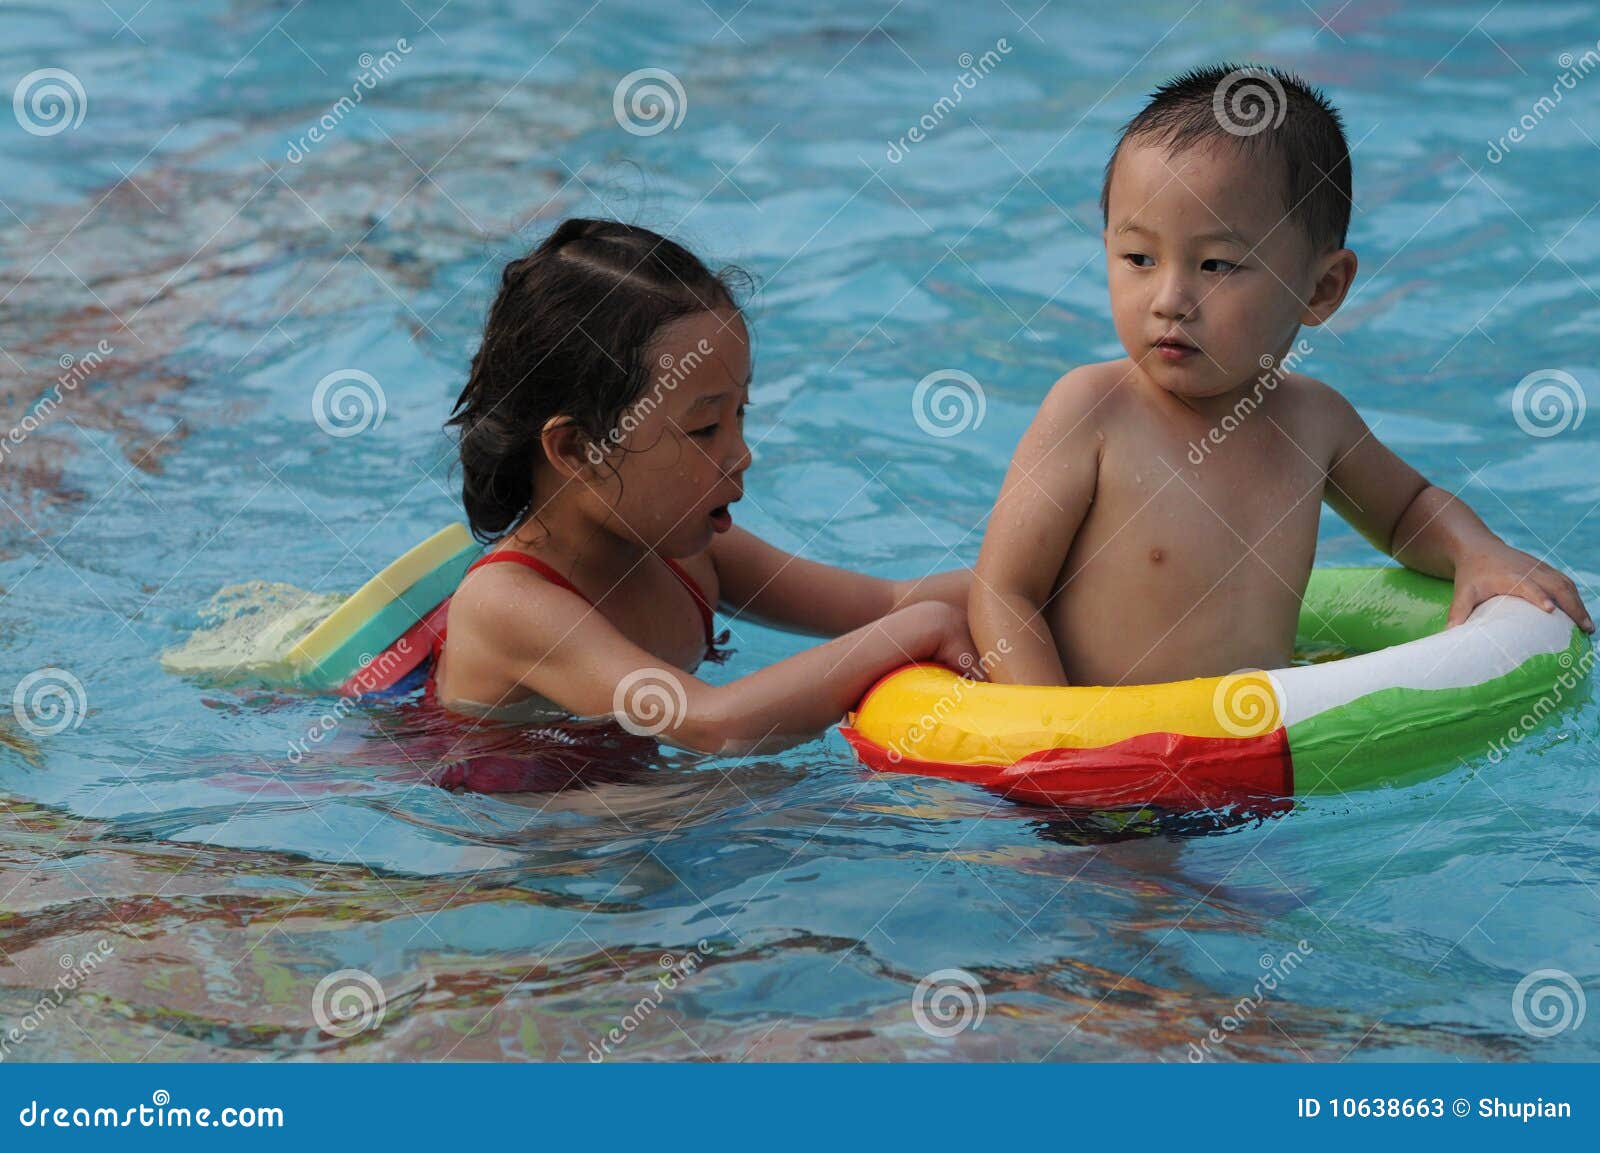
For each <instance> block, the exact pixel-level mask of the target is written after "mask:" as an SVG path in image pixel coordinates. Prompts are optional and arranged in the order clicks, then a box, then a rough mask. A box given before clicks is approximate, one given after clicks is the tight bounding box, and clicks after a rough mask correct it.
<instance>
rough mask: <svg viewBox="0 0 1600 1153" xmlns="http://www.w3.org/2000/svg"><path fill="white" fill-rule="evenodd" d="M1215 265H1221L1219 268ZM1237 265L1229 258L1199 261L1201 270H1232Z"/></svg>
mask: <svg viewBox="0 0 1600 1153" xmlns="http://www.w3.org/2000/svg"><path fill="white" fill-rule="evenodd" d="M1217 265H1221V266H1222V267H1220V268H1219V267H1217ZM1238 267H1239V266H1238V265H1237V264H1236V263H1234V262H1233V261H1231V260H1221V259H1213V260H1202V261H1201V262H1200V268H1201V271H1203V272H1232V271H1233V270H1234V269H1235V268H1238Z"/></svg>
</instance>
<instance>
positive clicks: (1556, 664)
mask: <svg viewBox="0 0 1600 1153" xmlns="http://www.w3.org/2000/svg"><path fill="white" fill-rule="evenodd" d="M1451 596H1452V585H1451V583H1450V582H1449V581H1443V580H1438V579H1436V578H1434V577H1429V576H1424V575H1422V574H1421V573H1415V572H1411V571H1410V570H1408V569H1398V568H1386V569H1357V568H1345V569H1317V570H1316V571H1314V572H1313V573H1312V574H1311V580H1310V582H1309V584H1308V586H1307V588H1306V598H1305V603H1304V607H1303V608H1302V611H1301V615H1300V628H1299V635H1298V637H1297V642H1298V643H1299V644H1300V645H1301V646H1302V647H1304V648H1308V649H1315V648H1319V647H1321V648H1327V647H1332V648H1338V649H1343V650H1346V651H1349V652H1374V651H1377V650H1379V649H1383V648H1389V647H1391V646H1394V645H1399V644H1405V643H1407V642H1409V641H1415V640H1420V639H1422V638H1423V637H1427V636H1432V635H1433V634H1435V633H1437V632H1440V631H1441V630H1443V629H1444V627H1445V622H1446V619H1447V617H1448V614H1449V608H1450V600H1451ZM1592 660H1593V657H1592V655H1591V652H1590V642H1589V638H1588V637H1587V636H1586V635H1585V634H1584V633H1583V632H1582V631H1581V630H1580V629H1578V628H1574V629H1573V630H1572V637H1571V641H1570V643H1569V644H1568V645H1567V647H1566V649H1565V650H1563V651H1562V652H1559V653H1543V654H1540V655H1538V656H1534V657H1530V658H1529V659H1528V660H1526V661H1524V662H1523V663H1522V664H1521V665H1519V666H1518V667H1517V668H1515V669H1513V670H1512V671H1511V672H1509V673H1506V674H1505V675H1503V676H1500V677H1495V678H1493V679H1491V680H1487V681H1484V682H1483V683H1481V684H1476V685H1468V686H1462V687H1458V688H1444V689H1416V688H1389V689H1381V690H1379V691H1377V692H1374V693H1371V694H1369V695H1367V696H1364V697H1360V698H1357V699H1356V700H1353V701H1350V702H1349V703H1347V704H1344V705H1341V706H1339V707H1338V708H1333V709H1329V710H1327V711H1326V712H1322V713H1318V714H1317V715H1315V716H1312V717H1309V718H1307V719H1306V720H1304V721H1301V722H1299V723H1297V724H1293V725H1290V726H1289V730H1288V737H1289V750H1290V755H1291V756H1292V757H1293V759H1294V777H1295V782H1294V784H1295V793H1296V794H1298V795H1306V794H1313V795H1314V794H1319V793H1320V794H1329V793H1341V792H1346V791H1348V790H1351V789H1359V788H1368V787H1371V786H1374V785H1379V784H1391V785H1392V784H1402V783H1407V782H1410V781H1415V780H1420V779H1423V778H1426V777H1429V776H1434V775H1438V774H1440V773H1444V772H1448V771H1449V770H1451V769H1453V768H1456V767H1457V766H1458V765H1460V764H1461V763H1462V762H1463V761H1473V760H1476V759H1477V758H1480V757H1484V756H1486V755H1487V756H1490V757H1493V758H1494V759H1496V760H1498V757H1497V756H1495V752H1494V750H1495V749H1496V748H1499V749H1500V750H1501V755H1503V753H1504V749H1505V748H1507V747H1509V746H1510V745H1512V744H1515V743H1518V742H1519V741H1520V740H1522V739H1523V737H1525V736H1526V735H1527V734H1528V733H1530V732H1531V731H1532V730H1533V729H1534V728H1536V727H1537V726H1538V725H1539V724H1540V723H1541V722H1543V721H1544V720H1546V719H1547V718H1548V717H1550V716H1553V715H1555V714H1558V713H1561V712H1564V711H1566V710H1568V709H1571V708H1573V707H1575V706H1576V705H1579V704H1581V703H1583V702H1584V701H1586V700H1588V699H1589V695H1590V684H1589V678H1588V675H1587V674H1588V671H1589V666H1590V664H1591V662H1592Z"/></svg>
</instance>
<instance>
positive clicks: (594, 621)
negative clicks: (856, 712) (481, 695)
mask: <svg viewBox="0 0 1600 1153" xmlns="http://www.w3.org/2000/svg"><path fill="white" fill-rule="evenodd" d="M478 587H479V588H481V587H483V586H481V585H480V586H478ZM472 593H473V590H472V589H468V590H465V592H464V593H463V594H458V595H465V596H468V597H470V596H471V595H472ZM460 608H465V609H466V610H467V611H466V612H464V613H461V614H460V617H459V619H463V620H464V621H466V622H470V626H469V630H467V635H466V636H462V637H460V638H459V640H460V642H461V643H464V644H466V645H471V646H472V647H473V649H474V658H475V659H481V660H485V661H488V662H489V667H490V668H491V669H493V670H495V671H496V672H498V673H499V674H500V676H501V677H502V678H503V679H504V682H505V683H506V684H508V685H517V686H520V688H521V689H526V690H530V691H532V692H535V693H538V694H539V695H540V696H542V697H545V698H546V699H548V700H550V701H552V702H553V703H555V704H556V705H558V706H559V707H561V708H563V709H566V710H568V711H570V712H572V713H575V714H578V715H580V716H604V715H613V716H615V717H616V718H617V720H618V721H619V722H620V723H621V724H622V725H623V726H624V727H625V728H629V729H630V730H631V731H634V732H646V733H649V734H650V735H653V736H655V737H657V738H658V739H659V740H662V741H666V742H668V743H671V744H674V745H679V746H681V747H683V748H687V749H692V750H694V751H696V752H702V753H749V752H756V751H766V750H770V749H777V748H784V747H786V746H788V745H792V744H796V743H798V742H800V741H803V740H807V739H809V738H811V737H813V736H816V735H817V734H818V733H821V732H822V731H824V730H825V729H827V728H828V727H829V726H830V725H832V724H833V723H834V722H836V721H837V720H839V718H840V717H842V716H843V715H844V714H845V713H846V712H848V711H849V710H850V709H851V708H853V707H855V704H856V702H857V701H859V700H860V699H861V696H862V695H863V694H864V693H865V692H866V691H867V690H868V689H869V688H871V687H872V685H873V683H874V682H876V681H877V680H878V678H880V677H882V676H883V675H884V674H886V673H888V672H891V671H892V670H894V669H896V668H898V667H900V666H901V665H904V664H907V663H909V662H913V661H937V662H940V663H942V664H946V665H949V666H951V667H952V668H956V667H961V668H965V667H967V666H970V665H971V664H972V663H973V661H974V658H975V654H974V653H973V652H972V643H971V639H970V638H969V637H968V635H967V629H966V622H965V618H964V615H963V614H962V613H961V612H960V610H958V609H954V608H952V607H950V606H949V605H945V604H939V603H934V602H928V603H922V604H917V605H912V606H910V607H909V608H905V609H902V610H900V611H899V612H895V613H892V614H890V615H889V616H887V617H885V618H884V619H882V620H878V621H873V622H872V623H870V624H868V625H866V626H864V627H862V628H859V629H856V630H854V631H853V632H850V633H847V634H846V635H844V636H841V637H839V638H837V639H835V640H832V641H829V642H827V643H826V644H822V645H818V646H817V647H815V648H812V649H808V650H806V651H805V652H802V653H799V654H797V655H795V656H792V657H790V658H788V659H787V660H783V661H779V662H777V663H776V664H773V665H769V666H768V667H766V668H764V669H761V670H759V671H758V672H755V673H752V674H750V675H749V676H747V677H741V678H740V679H739V680H737V681H734V682H732V683H730V684H726V685H710V684H707V683H706V682H705V681H702V680H700V679H699V678H698V677H695V676H692V675H690V674H689V673H686V672H684V671H683V670H682V669H678V668H669V667H666V666H665V665H663V663H662V662H661V661H660V660H659V659H658V658H656V657H654V656H653V655H651V654H650V653H649V652H647V651H646V650H644V649H642V648H640V647H639V646H637V645H635V644H634V643H633V642H632V641H630V640H628V639H627V638H626V637H624V636H623V635H622V634H621V633H620V632H618V631H617V630H616V629H615V628H614V627H612V625H611V624H610V622H609V621H607V620H606V619H605V618H604V617H603V616H601V615H600V613H598V612H596V611H595V610H594V609H593V608H591V607H590V606H589V605H588V604H587V603H586V602H585V601H584V600H582V599H581V598H579V597H577V596H574V595H573V594H572V593H570V592H568V591H567V590H565V589H561V588H558V587H556V586H554V585H550V584H547V583H545V582H543V581H529V582H527V587H525V588H522V589H519V590H518V595H516V596H513V597H503V596H502V597H500V598H499V599H496V600H491V599H489V598H487V597H478V598H474V599H472V600H469V602H468V603H467V604H466V605H462V606H452V615H453V616H454V615H456V610H457V609H460ZM451 639H452V642H455V641H456V640H457V636H456V629H455V627H454V622H452V629H451ZM517 695H518V696H520V695H521V693H520V692H518V694H517ZM483 703H486V704H491V705H492V704H494V702H483Z"/></svg>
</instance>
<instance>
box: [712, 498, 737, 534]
mask: <svg viewBox="0 0 1600 1153" xmlns="http://www.w3.org/2000/svg"><path fill="white" fill-rule="evenodd" d="M711 527H712V528H713V529H714V530H715V531H717V532H727V531H728V530H729V529H730V528H732V527H733V513H731V512H729V511H728V506H727V505H725V504H719V505H718V506H717V507H716V508H714V509H712V510H711Z"/></svg>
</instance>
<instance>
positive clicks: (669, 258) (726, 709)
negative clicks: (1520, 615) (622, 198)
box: [434, 220, 975, 753]
mask: <svg viewBox="0 0 1600 1153" xmlns="http://www.w3.org/2000/svg"><path fill="white" fill-rule="evenodd" d="M749 387H750V338H749V335H748V333H747V331H746V329H745V325H744V320H743V318H742V317H741V315H740V312H739V308H738V306H737V305H736V303H735V301H734V298H733V293H732V291H731V290H730V287H729V278H728V277H727V275H726V274H724V275H713V274H712V273H711V272H710V271H709V270H708V269H707V268H706V267H705V265H703V264H702V263H701V262H700V261H699V260H698V259H696V258H695V257H694V256H693V255H692V254H691V253H689V252H688V251H687V250H686V249H684V248H683V247H681V246H680V245H677V244H675V243H673V242H672V241H670V240H667V239H665V238H663V237H661V236H658V235H656V234H655V233H653V232H650V231H648V230H646V229H643V228H638V227H633V226H630V225H625V224H617V223H612V222H609V221H602V220H568V221H566V222H565V223H563V224H562V225H561V226H560V227H559V228H557V229H556V231H555V232H554V234H552V235H551V236H550V238H549V239H548V240H546V241H545V242H544V243H543V244H541V245H540V246H539V247H538V248H536V249H535V250H534V251H533V252H532V253H530V254H529V255H528V256H526V257H524V258H522V259H520V260H515V261H512V262H511V263H510V264H509V265H508V266H507V267H506V270H505V273H504V275H503V277H502V278H501V285H500V293H499V295H498V297H497V298H496V300H495V302H494V305H493V307H492V308H491V309H490V311H489V319H488V323H487V325H486V327H485V329H484V335H483V345H482V347H481V348H480V349H479V351H478V353H477V355H476V356H475V357H474V358H473V361H472V372H471V376H470V379H469V380H468V381H467V385H466V388H465V389H463V390H462V393H461V396H460V399H459V400H458V401H457V402H456V408H455V411H454V413H453V414H452V416H451V418H450V421H449V423H450V425H452V426H455V427H457V428H459V429H460V449H461V467H462V472H463V474H464V475H463V481H462V493H463V498H464V501H465V504H466V510H467V517H468V519H469V521H470V523H471V526H472V530H473V532H474V534H475V535H476V536H478V538H479V539H481V540H486V541H488V540H498V544H497V546H496V547H495V548H494V549H493V550H492V551H490V552H488V553H487V554H485V555H484V556H483V557H482V558H481V559H480V560H478V562H477V563H476V564H474V565H473V566H472V568H471V569H470V570H469V571H468V573H467V576H466V577H465V579H464V580H463V581H462V583H461V586H460V588H459V589H458V590H457V592H456V594H455V596H454V598H453V600H452V601H451V604H450V607H449V609H448V616H447V620H446V630H445V632H444V634H443V636H442V637H441V643H440V652H439V653H438V654H437V655H436V658H435V661H434V689H435V692H436V693H437V697H438V700H439V701H440V702H441V703H442V704H443V705H444V706H445V707H446V708H448V709H452V710H455V711H457V712H462V713H469V714H472V715H475V716H483V717H491V718H494V719H502V720H504V719H530V720H531V719H535V718H538V719H545V718H548V717H549V716H550V714H551V712H552V711H553V710H552V706H554V708H555V709H559V710H562V711H565V712H567V713H572V714H577V715H579V716H597V715H604V714H614V715H615V716H616V718H617V720H618V721H620V722H621V724H622V725H623V727H624V728H626V729H628V730H629V731H630V732H633V733H643V734H648V735H651V736H655V737H657V738H658V739H660V740H664V741H669V742H671V743H673V744H676V745H680V746H683V747H685V748H689V749H693V750H696V751H700V752H706V753H742V752H749V751H754V750H757V749H766V748H774V747H781V746H783V745H786V744H793V743H795V742H796V741H797V740H802V739H805V738H807V737H810V736H813V735H815V734H816V733H818V732H820V731H822V730H824V729H826V728H827V727H828V726H829V725H831V724H832V723H833V722H835V721H836V720H838V719H839V718H840V717H841V716H842V715H843V714H844V713H845V712H846V711H847V710H848V709H849V708H851V707H852V706H853V705H854V704H855V703H856V701H857V700H858V699H859V698H860V697H861V695H862V693H863V692H865V691H866V689H867V688H869V687H870V686H871V685H872V683H873V682H874V681H875V680H877V679H878V678H879V677H881V676H882V675H883V674H885V673H887V672H889V671H890V670H891V669H894V668H895V667H897V666H899V665H903V664H906V663H907V662H910V661H930V660H931V661H940V662H943V663H945V664H948V665H951V666H959V667H962V668H972V667H975V666H974V654H973V652H972V648H971V643H972V642H971V639H970V637H969V636H968V633H967V628H966V620H965V613H964V611H963V609H962V607H960V606H964V604H965V600H966V590H967V584H968V578H969V574H968V573H967V572H965V571H961V572H947V573H940V574H939V575H937V576H934V577H929V578H926V579H924V580H919V581H889V580H878V579H876V578H873V577H869V576H863V575H860V574H857V573H852V572H847V571H844V570H842V569H837V568H832V567H829V566H827V565H823V564H818V563H816V562H814V561H808V560H802V559H800V558H799V557H795V556H792V555H790V554H788V553H786V552H783V551H782V550H780V549H777V548H774V547H773V546H772V545H770V544H767V543H765V542H764V541H762V540H760V539H758V538H757V537H755V536H753V535H751V534H750V533H748V532H746V531H744V530H743V529H740V528H737V527H735V526H734V523H733V514H732V512H731V511H730V510H731V508H732V506H733V505H734V504H735V503H736V502H737V501H738V500H739V499H740V498H741V497H742V496H743V495H744V487H745V470H746V469H747V468H749V466H750V450H749V447H748V446H747V445H746V444H745V439H744V409H745V404H746V402H747V393H748V391H749ZM714 605H721V606H722V607H723V608H724V610H725V611H727V612H729V613H732V614H734V615H735V616H737V617H739V618H742V619H747V620H759V621H762V622H765V623H768V624H773V625H777V626H780V627H783V628H787V629H790V630H793V631H798V632H806V633H812V634H816V635H821V636H833V637H836V638H837V639H836V640H832V641H829V642H828V643H826V644H822V645H819V646H817V647H815V648H812V649H809V650H807V651H805V652H803V653H800V654H799V655H797V656H794V657H790V658H789V659H787V660H784V661H780V662H778V663H777V664H775V665H772V666H770V667H768V668H764V669H760V670H758V671H756V672H753V673H751V674H750V675H749V676H746V677H743V678H741V679H739V680H736V681H733V682H732V683H730V684H726V685H710V684H707V683H705V682H704V681H702V680H700V679H698V678H697V677H695V676H694V675H692V674H693V672H694V669H695V668H696V666H698V665H699V664H700V662H701V661H702V660H705V659H707V658H711V659H717V658H718V656H719V654H718V653H717V652H716V644H717V640H716V639H715V638H714V635H713V628H712V606H714Z"/></svg>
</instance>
